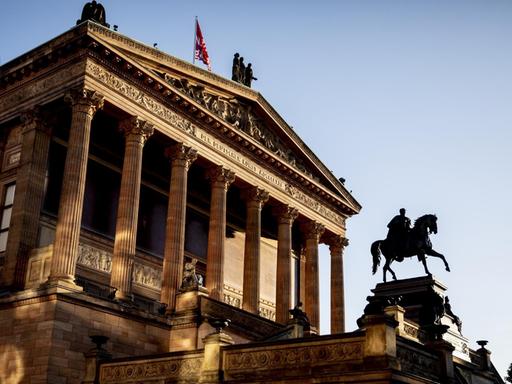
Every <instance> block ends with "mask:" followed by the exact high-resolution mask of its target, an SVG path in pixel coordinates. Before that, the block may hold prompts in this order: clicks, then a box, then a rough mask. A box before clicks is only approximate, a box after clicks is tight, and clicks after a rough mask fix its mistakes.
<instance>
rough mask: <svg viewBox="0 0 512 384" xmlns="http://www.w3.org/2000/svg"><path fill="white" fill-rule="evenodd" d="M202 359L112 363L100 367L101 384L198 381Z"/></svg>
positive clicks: (182, 358) (178, 358)
mask: <svg viewBox="0 0 512 384" xmlns="http://www.w3.org/2000/svg"><path fill="white" fill-rule="evenodd" d="M203 360H204V358H203V357H202V356H200V357H199V356H194V357H169V358H166V359H159V360H156V361H145V362H133V363H130V362H128V363H126V362H123V363H117V364H116V363H112V364H106V365H102V366H101V370H100V381H101V382H102V383H105V384H107V383H119V382H126V381H129V382H145V381H146V380H158V379H161V380H168V379H180V378H181V379H193V378H196V379H197V380H198V379H199V376H200V373H201V366H202V364H203Z"/></svg>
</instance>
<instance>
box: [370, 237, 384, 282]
mask: <svg viewBox="0 0 512 384" xmlns="http://www.w3.org/2000/svg"><path fill="white" fill-rule="evenodd" d="M381 242H382V240H377V241H375V242H374V243H373V244H372V246H371V248H370V250H371V252H372V256H373V267H372V273H373V274H374V275H375V272H377V268H378V267H379V265H380V243H381Z"/></svg>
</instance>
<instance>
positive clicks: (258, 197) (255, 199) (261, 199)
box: [242, 187, 269, 207]
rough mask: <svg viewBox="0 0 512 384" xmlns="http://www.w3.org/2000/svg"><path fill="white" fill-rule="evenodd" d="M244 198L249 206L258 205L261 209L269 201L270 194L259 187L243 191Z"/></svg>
mask: <svg viewBox="0 0 512 384" xmlns="http://www.w3.org/2000/svg"><path fill="white" fill-rule="evenodd" d="M242 198H243V199H244V200H245V201H246V202H247V203H248V204H251V203H253V204H258V205H259V206H260V207H261V206H262V205H263V204H264V203H266V202H267V201H268V199H269V193H268V192H267V191H265V190H264V189H261V188H258V187H250V188H247V189H244V190H243V192H242Z"/></svg>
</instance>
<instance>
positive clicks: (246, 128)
mask: <svg viewBox="0 0 512 384" xmlns="http://www.w3.org/2000/svg"><path fill="white" fill-rule="evenodd" d="M163 78H164V80H165V81H166V82H167V83H169V84H170V85H171V86H172V87H173V88H175V89H177V90H178V91H179V92H181V93H182V94H184V95H186V96H188V97H190V98H192V99H193V100H194V101H196V102H197V103H198V104H200V105H202V106H203V107H205V108H206V109H208V110H209V111H210V112H212V113H214V114H215V115H217V116H218V117H220V118H221V119H222V120H224V121H225V122H226V123H228V124H230V125H231V126H233V127H234V128H236V129H238V130H240V131H242V132H244V133H245V134H247V135H249V136H250V137H252V138H253V139H255V140H256V141H258V142H259V143H260V144H262V145H263V146H264V147H265V148H267V149H268V150H270V152H272V153H274V154H275V155H277V156H279V157H280V158H281V159H283V160H285V161H286V162H287V163H288V164H290V165H291V166H292V167H294V168H295V169H297V170H299V171H301V172H302V173H304V174H306V175H308V176H309V177H311V178H313V174H312V173H311V172H309V171H308V170H307V169H306V166H305V165H304V162H303V161H302V160H300V159H299V158H297V156H295V155H294V153H293V152H292V151H291V150H290V149H289V148H287V147H286V146H285V145H284V144H283V143H282V141H281V139H280V138H279V137H278V136H277V135H276V134H275V133H273V132H272V131H271V130H270V129H269V128H268V127H267V126H266V125H265V124H264V123H263V121H262V120H261V119H259V118H258V117H257V115H256V114H255V113H254V112H253V111H252V107H251V106H250V105H247V104H245V103H243V102H242V101H240V100H238V99H237V98H230V99H227V98H224V97H222V96H219V95H215V94H213V93H210V92H208V91H206V90H205V87H204V86H203V85H192V84H190V83H189V82H188V80H187V79H178V78H175V77H172V76H170V75H169V74H164V75H163Z"/></svg>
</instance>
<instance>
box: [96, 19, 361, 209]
mask: <svg viewBox="0 0 512 384" xmlns="http://www.w3.org/2000/svg"><path fill="white" fill-rule="evenodd" d="M89 33H90V35H91V36H93V37H94V38H95V39H96V40H97V41H98V42H100V43H101V44H103V45H105V46H106V47H109V48H110V49H112V50H115V51H117V52H119V53H120V54H122V55H123V56H124V57H125V58H126V59H127V60H129V61H130V62H131V64H132V65H134V66H139V67H142V68H144V69H145V72H146V73H147V74H149V75H150V76H154V77H155V80H156V79H158V80H160V81H162V80H163V82H164V83H165V84H166V86H168V87H169V88H170V89H172V90H173V92H176V93H178V94H179V95H181V96H182V97H183V98H184V99H186V100H188V101H189V102H191V103H196V104H197V107H198V108H202V110H206V111H207V112H209V113H211V114H212V117H215V118H217V119H221V120H222V121H223V122H224V123H226V124H229V125H230V126H231V127H232V128H234V129H236V130H238V131H239V132H242V133H243V134H244V135H246V136H248V137H250V138H251V139H252V140H253V141H256V142H257V143H258V144H259V145H260V146H261V147H262V148H264V149H265V150H267V151H269V152H270V153H271V154H273V155H274V156H276V157H278V158H279V159H281V160H282V161H284V162H286V163H287V164H289V165H290V166H291V167H293V168H294V169H295V170H296V171H297V172H300V173H301V174H303V175H304V176H305V180H309V182H314V183H317V184H319V185H321V186H323V187H324V188H327V189H328V190H329V191H331V192H332V193H333V194H335V195H336V196H337V197H338V199H339V200H341V201H342V202H343V203H344V204H343V205H345V207H346V208H348V209H347V211H346V212H347V213H352V214H353V213H357V212H358V211H359V210H360V208H361V206H360V205H359V203H358V202H357V201H356V200H355V199H354V198H353V197H352V195H351V194H350V193H349V192H348V191H347V190H346V189H345V187H344V186H343V184H342V183H341V182H340V181H339V180H338V179H337V178H336V177H335V176H334V175H333V174H332V173H331V172H330V171H329V170H328V169H327V168H326V166H325V165H324V164H323V163H322V162H321V161H320V160H319V159H318V158H317V157H316V155H315V154H314V153H313V152H312V151H311V150H310V149H309V148H308V146H307V145H306V144H305V143H304V142H303V141H302V140H301V139H300V137H299V136H298V135H297V134H296V133H295V132H294V131H293V129H292V128H291V127H290V126H289V125H288V124H287V123H286V122H285V121H284V119H282V118H281V116H279V114H278V113H277V112H276V111H275V110H274V109H273V108H272V106H271V105H270V104H269V103H268V102H267V101H266V100H265V98H264V97H263V96H262V95H261V94H260V93H259V92H257V91H255V90H253V89H250V88H248V87H246V86H244V85H241V84H239V83H236V82H234V81H231V80H229V79H226V78H223V77H222V76H218V75H216V74H213V73H211V72H208V71H206V70H203V69H201V68H198V67H197V66H194V65H192V64H190V63H188V62H185V61H183V60H180V59H177V58H175V57H173V56H171V55H167V54H165V53H163V52H162V51H160V50H158V49H155V48H152V47H149V46H146V45H144V44H142V43H139V42H137V41H135V40H132V39H130V38H128V37H125V36H123V35H121V34H119V33H116V32H113V31H111V30H109V29H106V28H104V27H102V26H99V25H97V24H94V23H89Z"/></svg>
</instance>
